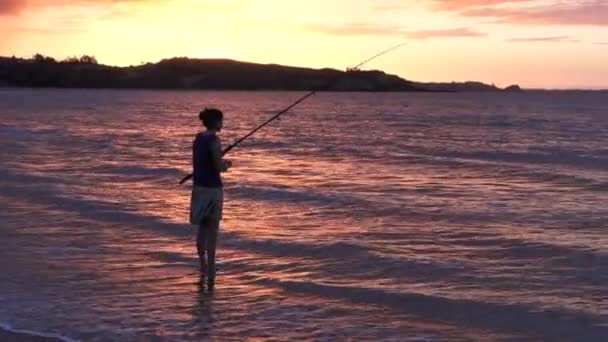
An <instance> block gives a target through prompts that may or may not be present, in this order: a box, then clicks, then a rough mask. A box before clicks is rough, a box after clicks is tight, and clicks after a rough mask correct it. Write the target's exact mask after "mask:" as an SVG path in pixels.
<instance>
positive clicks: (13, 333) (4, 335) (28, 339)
mask: <svg viewBox="0 0 608 342" xmlns="http://www.w3.org/2000/svg"><path fill="white" fill-rule="evenodd" d="M0 341H6V342H17V341H19V342H21V341H25V342H64V341H65V342H73V341H75V340H73V339H70V338H67V337H63V336H59V335H55V334H44V333H39V332H35V331H29V330H20V329H12V328H11V327H9V326H7V325H5V324H2V323H0Z"/></svg>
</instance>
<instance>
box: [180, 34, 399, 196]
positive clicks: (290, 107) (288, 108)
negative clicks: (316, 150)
mask: <svg viewBox="0 0 608 342" xmlns="http://www.w3.org/2000/svg"><path fill="white" fill-rule="evenodd" d="M405 44H406V43H405V42H403V43H399V44H397V45H395V46H392V47H390V48H388V49H386V50H384V51H382V52H380V53H377V54H375V55H373V56H372V57H369V58H368V59H366V60H364V61H363V62H361V63H359V64H357V65H355V66H354V67H352V68H347V69H346V71H347V72H348V71H358V70H359V68H360V67H362V66H363V65H365V64H367V63H369V62H371V61H373V60H374V59H376V58H378V57H380V56H383V55H385V54H387V53H389V52H391V51H393V50H396V49H398V48H400V47H402V46H403V45H405ZM342 76H343V74H342V73H339V74H338V75H336V77H334V78H332V79H331V82H328V83H327V85H326V86H325V87H324V88H321V89H316V90H312V91H310V92H309V93H307V94H306V95H304V96H302V97H301V98H299V99H298V100H297V101H295V102H294V103H292V104H291V105H289V106H287V107H286V108H285V109H283V110H282V111H280V112H278V113H277V114H275V115H274V116H272V117H271V118H270V119H268V120H266V121H265V122H264V123H262V124H261V125H259V126H258V127H256V128H255V129H254V130H252V131H251V132H249V133H247V134H246V135H245V136H243V137H242V138H240V139H238V140H237V141H235V142H234V143H232V145H230V146H228V147H226V148H225V149H224V150H223V151H222V156H224V155H226V154H227V153H228V152H230V151H231V150H232V149H233V148H235V147H236V146H238V145H239V144H240V143H242V142H243V141H245V139H247V138H249V137H250V136H252V135H254V134H255V133H256V132H257V131H259V130H260V129H262V128H264V127H265V126H266V125H268V124H269V123H271V122H273V121H274V120H276V119H278V118H279V117H280V116H281V115H283V114H285V113H287V112H288V111H289V110H290V109H292V108H293V107H295V106H297V105H299V104H300V103H302V102H303V101H304V100H306V99H307V98H309V97H311V96H313V95H315V94H316V93H317V92H319V91H321V90H323V89H329V88H331V87H332V86H334V85H335V84H336V83H337V82H338V81H339V80H341V79H342ZM192 177H193V174H189V175H187V176H186V177H184V178H183V179H182V180H181V181H180V182H179V184H184V183H185V182H186V181H187V180H189V179H190V178H192Z"/></svg>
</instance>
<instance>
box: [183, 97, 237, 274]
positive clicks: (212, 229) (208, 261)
mask: <svg viewBox="0 0 608 342" xmlns="http://www.w3.org/2000/svg"><path fill="white" fill-rule="evenodd" d="M223 117H224V115H223V113H222V112H221V111H220V110H218V109H215V108H207V109H205V110H203V111H202V112H200V114H199V119H200V120H201V121H202V123H203V125H204V126H205V127H206V130H205V131H204V132H200V133H198V134H197V135H196V138H195V139H194V142H193V144H192V168H193V170H194V171H193V182H194V185H193V187H192V197H191V200H190V223H191V224H193V225H197V226H198V227H199V229H198V234H197V239H196V247H197V251H198V257H199V262H200V270H201V276H203V277H204V276H205V275H207V277H208V279H209V281H210V282H212V281H213V280H214V279H215V249H216V245H217V235H218V230H219V227H220V220H221V219H222V207H223V202H224V190H223V184H222V178H221V176H220V173H221V172H226V171H228V169H229V168H230V167H231V166H232V163H231V162H230V161H229V160H226V159H222V147H221V142H220V138H219V136H218V133H219V132H220V131H221V130H222V126H223V121H224V120H223V119H224V118H223Z"/></svg>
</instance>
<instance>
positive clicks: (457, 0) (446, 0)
mask: <svg viewBox="0 0 608 342" xmlns="http://www.w3.org/2000/svg"><path fill="white" fill-rule="evenodd" d="M430 1H431V2H433V8H435V9H438V10H444V11H460V10H465V9H470V8H474V7H487V6H495V5H505V4H511V3H525V2H530V0H430Z"/></svg>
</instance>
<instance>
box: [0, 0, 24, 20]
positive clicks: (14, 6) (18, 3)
mask: <svg viewBox="0 0 608 342" xmlns="http://www.w3.org/2000/svg"><path fill="white" fill-rule="evenodd" d="M24 7H25V0H0V16H2V15H10V14H16V13H19V11H21V10H22V9H23V8H24Z"/></svg>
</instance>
